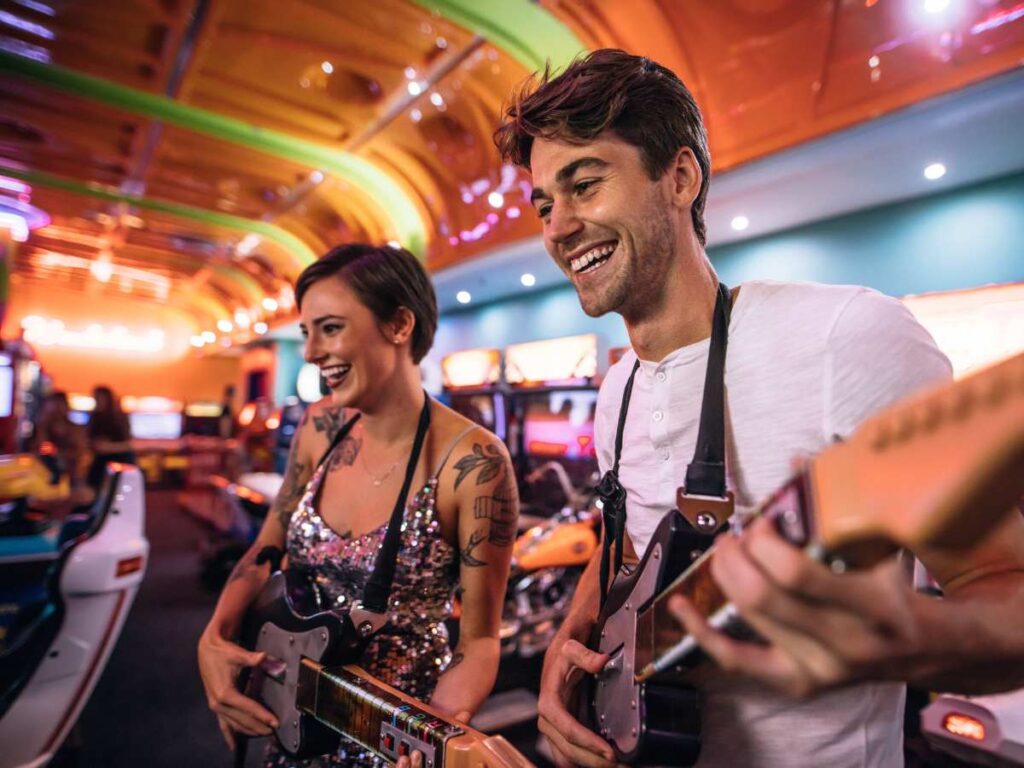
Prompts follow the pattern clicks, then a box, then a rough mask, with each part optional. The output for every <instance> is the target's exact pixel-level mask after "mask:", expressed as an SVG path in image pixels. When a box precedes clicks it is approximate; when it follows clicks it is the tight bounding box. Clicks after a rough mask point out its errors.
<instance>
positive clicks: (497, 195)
mask: <svg viewBox="0 0 1024 768" xmlns="http://www.w3.org/2000/svg"><path fill="white" fill-rule="evenodd" d="M487 202H488V203H490V205H491V208H501V206H503V205H504V204H505V196H504V195H503V194H501V192H491V193H490V194H489V195H487Z"/></svg>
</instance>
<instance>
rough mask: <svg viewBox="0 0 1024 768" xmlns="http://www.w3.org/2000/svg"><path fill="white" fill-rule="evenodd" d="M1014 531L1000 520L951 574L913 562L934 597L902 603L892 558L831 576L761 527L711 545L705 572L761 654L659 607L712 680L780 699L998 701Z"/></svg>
mask: <svg viewBox="0 0 1024 768" xmlns="http://www.w3.org/2000/svg"><path fill="white" fill-rule="evenodd" d="M1020 527H1021V526H1020V520H1010V521H1008V524H1007V525H1004V526H1002V528H1004V529H1007V530H1006V531H1004V530H998V531H995V532H993V535H992V536H990V538H989V540H988V542H987V543H986V544H984V545H982V546H979V547H976V548H975V549H973V550H972V551H971V555H970V556H966V553H960V556H959V557H958V558H957V560H958V561H959V562H960V563H962V564H961V565H960V566H959V567H958V568H957V569H955V570H953V569H950V568H948V567H945V566H948V564H949V559H948V558H947V559H945V560H943V561H942V562H941V563H940V561H939V560H938V559H936V560H933V561H932V562H929V560H930V559H931V558H928V557H927V556H925V555H921V557H922V559H923V561H924V563H925V565H926V566H927V567H928V568H929V570H930V571H931V572H932V573H933V574H935V575H936V577H937V578H938V579H939V581H940V583H941V584H942V586H943V588H944V589H945V591H946V598H945V599H942V600H939V599H936V598H932V597H927V596H924V595H921V594H918V593H916V592H914V591H913V589H912V587H911V585H910V584H909V583H908V579H907V577H906V574H905V573H904V572H903V570H902V569H901V568H900V566H899V564H898V562H897V561H896V559H895V558H890V559H889V560H886V561H883V562H882V563H880V564H879V565H876V566H874V567H872V568H869V569H865V570H863V571H851V572H849V573H846V574H842V575H838V574H835V573H833V572H832V571H831V570H829V568H827V567H826V566H824V565H822V564H821V563H819V562H816V561H814V560H812V559H811V558H810V557H808V556H807V555H805V554H804V553H803V552H801V551H800V550H798V549H796V548H795V547H793V546H791V545H790V544H789V543H787V542H786V541H784V540H783V539H782V537H781V536H780V535H779V534H778V533H777V532H776V530H775V528H774V527H773V526H772V525H771V524H770V522H769V521H766V520H764V519H761V520H758V521H756V522H755V523H753V524H752V525H751V526H749V527H748V528H747V529H746V530H745V531H744V533H743V535H742V536H739V537H735V536H728V535H727V536H722V537H720V538H719V539H718V540H717V541H716V543H715V553H714V555H713V559H712V568H711V573H712V576H713V577H714V579H715V581H716V582H717V584H718V586H719V588H720V589H721V590H722V592H723V593H724V594H725V596H726V598H727V599H728V600H729V601H730V602H732V603H733V604H734V605H735V606H736V608H737V609H738V611H739V613H740V616H742V617H743V619H744V620H745V621H746V622H747V623H748V624H749V625H750V626H751V627H752V628H753V629H754V630H756V631H757V632H758V634H760V635H761V637H762V638H764V640H766V641H767V643H768V645H758V644H754V643H749V642H742V641H739V640H736V639H733V638H732V637H729V636H727V635H725V634H723V633H722V632H719V631H717V630H715V629H713V628H712V627H711V626H709V624H708V622H707V621H706V619H705V618H704V617H703V616H701V615H700V614H699V613H698V612H697V611H696V610H695V609H694V607H693V606H692V604H690V603H688V602H686V600H685V599H683V598H679V597H676V598H673V600H672V601H670V603H669V607H670V609H671V610H672V611H673V613H674V614H675V616H676V618H677V619H678V621H679V622H680V624H682V626H683V628H684V629H685V630H686V631H687V632H689V633H690V634H691V635H692V636H693V638H694V639H695V640H696V641H697V642H698V643H699V644H700V646H701V647H702V648H703V649H704V651H705V652H707V653H708V654H709V655H710V656H711V657H713V658H714V659H715V661H716V662H717V663H718V665H719V666H720V667H721V668H722V669H723V670H724V671H726V672H727V673H731V674H739V675H744V676H748V677H752V678H755V679H757V680H760V681H761V682H763V683H765V684H767V685H769V686H771V687H772V688H774V689H776V690H778V691H780V692H782V693H784V694H788V695H791V696H796V697H806V696H810V695H812V694H815V693H818V692H821V691H824V690H828V689H831V688H836V687H839V686H842V685H847V684H851V683H856V682H860V681H867V680H902V681H906V682H910V683H912V684H915V685H917V686H919V687H922V688H927V689H932V690H959V691H962V692H967V693H972V692H973V693H983V692H990V691H995V690H1005V689H1006V688H1007V687H1014V681H1013V680H1007V677H1006V674H1005V671H1006V669H1007V667H1006V664H1005V662H1004V663H1003V664H1002V665H999V663H998V659H999V654H1000V653H1003V654H1004V659H1007V658H1010V657H1011V656H1013V655H1014V654H1019V653H1020V649H1019V648H1015V647H1014V643H1013V641H1012V638H1010V633H1011V632H1013V627H1011V626H1009V624H1013V623H1014V622H1009V624H1008V622H1007V621H1006V618H1007V617H1008V616H1010V615H1013V614H1015V613H1016V614H1017V615H1018V616H1019V615H1020V614H1019V613H1018V612H1017V611H1016V610H1010V611H1009V612H1008V611H1007V608H1008V606H1009V605H1010V604H1011V603H1017V604H1019V603H1020V602H1021V598H1022V595H1024V572H1022V570H1021V566H1020V562H1021V560H1020V554H1021V547H1020V544H1019V541H1015V538H1014V536H1012V535H1009V534H1010V531H1013V532H1014V533H1019V528H1020ZM1004 533H1006V534H1007V535H1003V534H1004ZM1007 542H1009V544H1008V543H1007ZM1010 544H1013V546H1010ZM968 563H969V565H968ZM933 564H934V565H933ZM952 574H955V576H953V578H950V576H951V575H952ZM1000 617H1002V618H1001V619H1000ZM1014 621H1019V620H1014ZM986 632H987V635H986ZM1015 634H1018V635H1019V633H1015ZM1017 645H1018V646H1019V641H1018V642H1017ZM993 661H995V662H996V663H993ZM1000 667H1001V668H1002V670H1003V671H1002V672H1000V671H999V670H1000ZM1011 677H1012V676H1011ZM1017 685H1019V682H1018V683H1017Z"/></svg>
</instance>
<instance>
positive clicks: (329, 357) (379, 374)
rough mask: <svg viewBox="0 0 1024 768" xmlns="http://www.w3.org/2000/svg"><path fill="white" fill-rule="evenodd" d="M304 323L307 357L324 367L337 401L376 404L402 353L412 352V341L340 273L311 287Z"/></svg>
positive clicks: (301, 322)
mask: <svg viewBox="0 0 1024 768" xmlns="http://www.w3.org/2000/svg"><path fill="white" fill-rule="evenodd" d="M299 327H300V328H301V330H302V336H303V338H304V339H305V340H306V347H305V358H306V360H307V361H308V362H310V363H313V364H314V365H316V366H317V367H318V368H319V369H320V372H321V373H322V374H323V376H324V378H325V379H326V381H327V386H328V387H329V388H330V390H331V392H332V394H333V397H334V401H335V402H336V403H337V404H339V405H342V406H345V407H347V408H357V409H360V410H366V407H367V405H371V406H372V404H373V403H374V401H375V400H376V399H377V398H378V397H379V396H380V395H381V393H382V390H384V389H385V388H386V383H387V381H388V380H389V379H390V378H391V376H392V375H393V374H394V373H395V370H396V369H397V367H398V366H399V365H400V364H401V361H402V356H403V355H405V356H408V352H407V351H406V347H407V346H408V345H405V344H396V343H395V342H394V334H393V333H392V332H391V331H390V329H389V328H388V327H387V326H386V325H383V326H382V325H381V324H380V323H379V322H378V321H377V318H376V317H375V316H374V314H373V312H371V311H370V309H369V308H368V307H367V306H366V305H365V304H363V303H362V302H361V301H360V300H359V298H358V297H357V296H356V293H355V291H353V290H352V289H351V288H350V287H349V285H348V283H347V282H345V280H343V279H342V278H340V277H338V276H332V277H328V278H325V279H323V280H320V281H319V282H316V283H314V284H313V285H312V286H310V287H309V290H307V291H306V295H305V296H303V299H302V309H301V310H300V312H299Z"/></svg>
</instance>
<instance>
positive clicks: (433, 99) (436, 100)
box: [430, 91, 444, 107]
mask: <svg viewBox="0 0 1024 768" xmlns="http://www.w3.org/2000/svg"><path fill="white" fill-rule="evenodd" d="M430 103H431V104H433V105H434V106H435V107H442V106H444V97H442V96H441V94H440V93H438V92H437V91H434V92H433V93H432V94H430Z"/></svg>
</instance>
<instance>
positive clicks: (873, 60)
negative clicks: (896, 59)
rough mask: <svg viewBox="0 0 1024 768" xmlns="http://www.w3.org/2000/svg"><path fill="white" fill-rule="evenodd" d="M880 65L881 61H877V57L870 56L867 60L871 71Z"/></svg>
mask: <svg viewBox="0 0 1024 768" xmlns="http://www.w3.org/2000/svg"><path fill="white" fill-rule="evenodd" d="M881 63H882V60H881V59H879V58H878V57H877V56H872V57H871V58H870V59H868V66H869V67H871V68H872V69H874V68H875V67H877V66H878V65H879V64H881Z"/></svg>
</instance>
